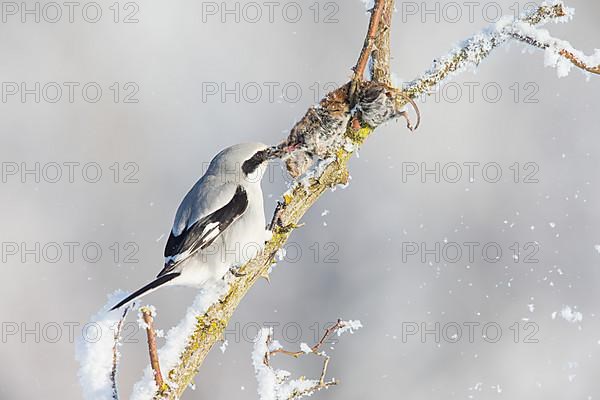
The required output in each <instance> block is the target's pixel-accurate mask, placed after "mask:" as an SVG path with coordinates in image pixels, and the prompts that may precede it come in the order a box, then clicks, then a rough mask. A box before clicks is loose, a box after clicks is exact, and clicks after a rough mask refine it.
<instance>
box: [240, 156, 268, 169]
mask: <svg viewBox="0 0 600 400" xmlns="http://www.w3.org/2000/svg"><path fill="white" fill-rule="evenodd" d="M267 158H268V157H267V152H266V151H265V150H261V151H258V152H256V153H255V154H254V155H253V156H252V157H250V158H249V159H247V160H246V161H244V163H243V164H242V172H244V174H246V175H250V174H251V173H253V172H254V171H256V168H258V167H259V166H260V164H262V163H263V162H265V161H266V160H267Z"/></svg>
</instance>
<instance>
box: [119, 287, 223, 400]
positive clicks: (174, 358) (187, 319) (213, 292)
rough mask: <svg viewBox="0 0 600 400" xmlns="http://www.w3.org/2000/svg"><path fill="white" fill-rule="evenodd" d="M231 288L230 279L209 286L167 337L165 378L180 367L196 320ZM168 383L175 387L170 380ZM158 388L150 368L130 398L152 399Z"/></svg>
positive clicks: (162, 356)
mask: <svg viewBox="0 0 600 400" xmlns="http://www.w3.org/2000/svg"><path fill="white" fill-rule="evenodd" d="M228 289H229V280H227V279H219V280H217V281H213V282H209V283H207V284H206V285H205V286H204V287H203V288H202V290H201V291H200V293H199V294H198V295H197V296H196V298H195V299H194V302H193V303H192V305H191V306H190V307H188V309H187V311H186V313H185V316H184V317H183V319H182V320H181V321H180V322H179V324H177V325H176V326H174V327H173V328H171V329H169V331H168V332H167V335H166V337H165V344H164V346H163V347H162V348H160V349H159V350H158V357H159V361H160V366H161V369H162V371H163V374H164V375H167V376H168V372H169V371H170V370H171V369H173V368H174V367H175V366H176V365H177V363H178V361H179V357H180V355H181V353H182V352H183V350H184V349H185V347H186V346H187V344H188V340H187V339H188V337H189V336H190V335H191V334H192V333H193V332H194V329H195V327H196V323H197V319H196V317H197V316H198V315H203V314H204V313H205V312H206V310H208V308H209V307H210V306H211V305H212V304H214V303H216V302H217V301H218V300H219V298H220V297H221V296H223V295H224V294H225V293H227V290H228ZM165 383H167V384H169V385H172V383H171V382H168V380H167V381H166V382H165ZM156 389H157V388H156V383H155V382H154V374H153V372H152V368H151V367H150V365H148V366H147V367H146V369H145V370H144V376H143V378H142V379H141V380H140V381H138V382H137V383H136V384H135V385H134V387H133V393H132V394H131V396H130V399H131V400H146V399H148V400H149V399H152V398H153V396H154V393H155V392H156Z"/></svg>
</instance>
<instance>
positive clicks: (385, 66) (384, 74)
mask: <svg viewBox="0 0 600 400" xmlns="http://www.w3.org/2000/svg"><path fill="white" fill-rule="evenodd" d="M384 3H385V4H384V5H383V10H382V15H381V21H380V22H379V26H378V28H377V33H376V35H375V42H374V44H373V51H372V52H371V62H372V68H371V79H372V80H374V81H375V82H380V83H385V84H386V85H389V86H391V85H392V79H391V73H390V59H391V50H390V36H391V27H392V13H393V12H394V0H385V1H384Z"/></svg>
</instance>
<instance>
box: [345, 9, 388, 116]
mask: <svg viewBox="0 0 600 400" xmlns="http://www.w3.org/2000/svg"><path fill="white" fill-rule="evenodd" d="M385 3H386V0H375V6H374V7H373V9H372V10H371V18H370V19H369V28H368V30H367V35H366V37H365V41H364V43H363V48H362V50H361V51H360V55H359V56H358V61H357V62H356V66H355V67H354V77H353V78H352V84H351V85H350V91H349V93H348V94H349V95H348V98H349V99H350V105H351V106H353V105H354V104H355V103H356V89H357V86H358V84H359V83H360V81H362V79H363V76H364V74H365V68H366V67H367V62H368V61H369V56H370V55H371V49H372V48H373V42H374V41H375V38H376V35H377V31H378V29H379V21H381V16H382V14H383V9H384V6H385Z"/></svg>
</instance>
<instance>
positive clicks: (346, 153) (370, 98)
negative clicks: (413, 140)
mask: <svg viewBox="0 0 600 400" xmlns="http://www.w3.org/2000/svg"><path fill="white" fill-rule="evenodd" d="M393 4H394V2H393V1H385V2H384V1H383V0H379V1H377V2H376V7H375V10H374V11H373V12H372V14H371V21H370V24H369V27H370V29H369V33H368V34H367V38H366V39H365V45H364V46H363V52H361V57H359V63H357V68H356V70H355V72H356V74H355V77H354V79H353V80H352V82H350V83H348V84H346V85H344V86H342V87H340V88H338V89H337V90H335V91H333V92H332V93H330V94H329V95H328V96H327V97H326V98H325V99H324V100H323V101H322V102H321V104H320V105H319V106H318V107H317V108H316V109H312V112H311V110H309V112H308V113H307V115H306V116H305V117H304V119H306V120H307V121H309V122H310V123H312V124H313V128H315V126H314V124H317V125H318V124H319V123H320V124H325V122H323V121H329V119H336V118H337V120H338V121H339V120H342V121H345V125H344V127H345V128H344V129H342V130H341V132H340V131H339V130H334V129H332V128H331V127H329V126H320V128H323V129H322V131H323V133H325V134H335V135H339V136H340V137H339V138H335V139H336V140H332V141H330V142H328V143H329V146H328V147H327V149H326V152H325V153H324V154H319V162H317V163H316V164H315V165H313V167H312V168H311V169H309V170H308V171H306V173H305V174H304V175H302V176H301V177H299V178H298V179H296V181H295V183H294V184H293V186H292V188H291V189H290V190H289V191H288V192H286V193H285V194H284V195H283V201H282V202H281V206H280V207H278V214H277V216H276V217H277V218H276V220H277V222H278V223H276V224H273V226H274V228H273V236H272V238H271V240H269V241H268V242H267V243H266V245H265V248H264V250H263V251H262V252H261V253H260V254H259V255H258V256H257V257H256V258H254V259H253V260H251V261H249V262H248V263H246V264H245V265H243V266H242V267H241V268H240V271H239V273H240V274H243V277H241V278H238V279H235V280H233V281H232V282H231V283H230V286H229V288H228V290H227V292H226V294H225V295H224V296H223V297H222V298H221V300H220V301H218V302H215V303H213V304H212V305H211V306H209V307H208V308H207V309H206V310H205V312H204V313H199V314H198V315H197V316H196V321H195V324H194V328H193V331H192V332H190V334H189V335H188V338H187V345H186V347H185V349H184V350H183V351H182V352H181V354H180V356H179V360H178V362H177V364H176V365H175V366H174V367H173V368H171V369H170V370H169V372H168V376H167V379H166V383H165V385H163V387H162V388H159V389H158V391H157V392H156V393H155V395H154V398H155V399H177V398H179V397H180V396H181V395H182V393H183V392H184V391H185V389H186V388H187V387H188V385H189V384H190V383H191V382H192V381H193V379H194V376H195V375H196V374H197V372H198V370H199V368H200V366H201V365H202V363H203V361H204V359H205V358H206V356H207V354H208V352H209V351H210V350H211V348H212V347H213V346H214V344H215V343H217V342H218V341H219V340H220V338H221V337H222V334H223V332H224V330H225V328H226V326H227V324H228V322H229V319H230V318H231V316H232V314H233V312H234V311H235V309H236V308H237V306H238V305H239V303H240V302H241V300H242V299H243V297H244V296H245V295H246V293H247V292H248V291H249V290H250V288H251V287H252V286H253V285H254V284H255V283H256V281H257V280H258V279H259V278H261V277H265V276H268V274H269V270H270V268H271V265H272V264H273V262H274V256H275V254H276V253H277V251H278V250H279V249H281V248H282V246H283V245H284V244H285V242H286V241H287V239H288V238H289V236H290V234H291V232H292V231H293V230H294V227H296V226H297V224H298V222H299V220H300V218H302V216H303V215H304V214H305V213H306V211H307V210H308V209H309V208H310V207H311V206H312V205H313V204H314V203H315V202H316V201H317V200H318V199H319V198H320V196H321V195H322V194H323V193H325V192H326V191H327V190H328V189H331V188H334V187H336V186H337V185H345V184H347V182H348V176H349V175H348V161H349V159H350V157H351V155H352V154H353V152H354V150H355V149H357V148H358V147H360V146H361V145H362V144H363V142H364V141H365V140H366V139H367V138H368V137H369V135H370V134H371V133H372V131H373V129H374V128H375V127H376V126H378V125H379V124H381V123H384V122H386V121H388V120H390V119H393V118H396V117H398V116H399V115H400V111H399V110H400V109H401V108H402V107H403V106H404V105H406V104H407V103H408V102H409V99H414V98H417V97H419V96H422V95H426V94H429V93H430V92H431V90H432V89H433V88H434V87H436V86H437V85H439V84H440V83H441V82H443V81H444V80H446V79H448V78H450V77H452V76H453V75H455V74H457V73H459V72H462V71H464V70H466V69H468V68H472V67H474V66H477V65H479V63H480V62H481V61H482V60H483V59H485V58H486V57H487V56H488V55H489V54H490V52H491V51H492V50H493V49H495V48H497V47H498V46H500V45H502V44H503V43H505V42H507V41H508V40H510V39H513V38H514V36H513V35H512V34H511V33H510V26H512V25H511V24H513V23H525V24H528V25H530V26H532V25H535V24H543V23H546V22H548V21H553V20H554V21H556V20H564V19H569V18H570V15H569V13H568V10H567V9H566V8H565V7H564V6H563V4H562V3H561V2H558V3H554V4H550V5H548V4H543V5H541V6H540V7H538V8H537V9H536V10H534V11H533V12H531V13H529V14H527V15H525V16H523V17H521V18H520V19H513V20H512V21H509V22H507V21H505V23H504V25H502V24H500V26H499V25H496V26H494V27H493V28H491V29H489V30H487V31H485V32H483V33H480V34H478V35H476V36H474V37H472V38H471V39H469V40H467V41H466V42H464V43H463V44H462V45H461V46H459V47H457V48H456V49H454V50H453V51H452V52H451V53H450V54H449V55H448V56H446V57H444V58H442V59H441V60H440V61H439V62H437V63H436V64H435V65H434V67H433V68H432V69H430V70H429V71H427V72H426V73H424V74H423V75H422V76H421V77H419V78H417V79H415V80H413V81H412V82H409V83H407V84H406V85H405V88H404V90H398V89H394V88H391V87H390V86H389V85H386V84H385V83H387V81H386V79H387V76H388V75H387V74H388V73H389V72H388V71H389V67H388V69H387V70H386V69H385V68H379V67H378V68H375V69H374V76H373V78H376V77H377V79H379V80H380V81H381V82H382V83H379V82H373V81H372V82H362V75H360V78H358V76H359V72H360V71H361V68H362V70H363V72H364V66H362V65H363V61H362V60H363V59H364V55H363V54H367V55H368V54H369V53H370V51H368V50H369V49H370V46H371V44H370V43H372V41H373V40H375V42H377V43H380V45H381V46H382V47H385V43H386V41H385V38H380V37H379V36H377V35H385V34H387V32H389V29H387V30H386V29H383V28H382V29H379V30H378V29H376V27H377V26H378V24H376V23H375V22H374V19H375V18H379V19H381V16H382V15H385V12H384V10H385V7H384V6H385V5H389V7H390V8H389V9H387V10H388V12H389V10H391V9H393ZM383 19H384V21H385V17H384V18H383ZM372 27H373V29H374V32H376V33H375V35H376V37H375V38H374V39H373V37H372V36H371V35H372V33H373V30H372V29H371V28H372ZM388 43H389V41H388ZM365 48H367V51H366V52H365ZM565 54H566V53H565ZM563 56H564V57H567V58H569V57H568V55H564V54H563ZM374 57H375V58H376V60H375V61H381V60H385V57H386V55H385V48H383V49H382V48H380V49H378V51H377V52H376V53H375V54H374ZM367 59H368V57H367ZM382 62H385V61H382ZM579 62H580V63H581V62H582V61H581V60H579ZM574 63H575V62H574ZM575 64H576V65H577V63H575ZM361 66H362V67H361ZM375 71H379V72H376V73H375ZM352 85H354V88H355V91H354V92H353V91H352V90H351V89H352V87H353V86H352ZM349 93H353V94H354V95H355V96H356V101H357V102H358V105H357V107H356V110H354V109H353V107H348V108H346V107H347V106H348V105H349V104H352V103H351V100H350V99H349V98H348V97H347V95H348V94H349ZM344 94H345V96H346V97H344ZM332 99H333V100H335V101H332ZM332 104H333V105H335V107H332V106H331V105H332ZM340 106H343V107H341V108H340ZM344 110H346V111H344ZM350 110H352V111H350ZM334 112H335V113H338V114H335V115H334ZM340 113H341V114H340ZM315 115H316V117H315ZM336 115H337V116H336ZM339 115H342V116H343V115H348V118H346V119H341V118H338V117H339ZM334 117H335V118H334ZM328 118H329V119H328ZM301 122H302V121H301ZM299 124H300V123H299ZM299 124H297V125H299ZM317 128H319V126H317ZM310 131H314V129H311V130H310ZM300 133H301V134H308V131H302V132H300ZM300 136H302V135H300ZM300 136H294V138H293V139H294V140H293V143H288V144H291V145H294V144H298V143H300V142H301V141H298V138H299V137H300ZM290 140H291V139H289V138H288V142H289V141H290Z"/></svg>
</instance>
